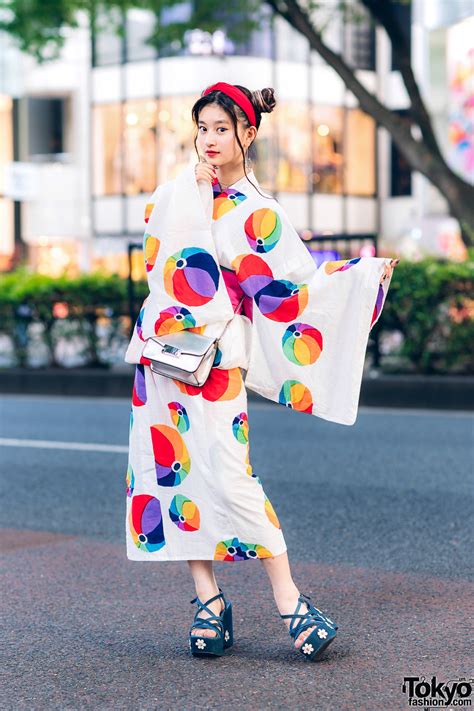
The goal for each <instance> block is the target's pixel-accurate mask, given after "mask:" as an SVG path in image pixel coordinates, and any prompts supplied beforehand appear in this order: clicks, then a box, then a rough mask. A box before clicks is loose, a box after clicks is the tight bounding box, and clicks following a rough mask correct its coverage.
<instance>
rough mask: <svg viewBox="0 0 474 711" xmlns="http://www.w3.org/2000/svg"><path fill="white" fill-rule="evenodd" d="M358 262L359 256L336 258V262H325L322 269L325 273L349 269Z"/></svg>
mask: <svg viewBox="0 0 474 711" xmlns="http://www.w3.org/2000/svg"><path fill="white" fill-rule="evenodd" d="M357 262H360V257H354V259H338V260H337V261H336V262H326V263H325V265H324V269H325V271H326V274H334V272H344V271H346V269H350V268H351V267H353V266H354V264H357Z"/></svg>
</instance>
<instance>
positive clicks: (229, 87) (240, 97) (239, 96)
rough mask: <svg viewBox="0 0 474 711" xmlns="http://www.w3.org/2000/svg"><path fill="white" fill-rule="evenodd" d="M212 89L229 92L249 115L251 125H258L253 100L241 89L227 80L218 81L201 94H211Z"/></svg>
mask: <svg viewBox="0 0 474 711" xmlns="http://www.w3.org/2000/svg"><path fill="white" fill-rule="evenodd" d="M211 91H222V92H223V93H224V94H227V96H230V98H231V99H233V100H234V101H235V103H236V104H237V105H238V106H240V108H241V109H242V111H243V112H244V114H245V115H246V116H247V118H248V120H249V121H250V125H251V126H255V127H257V121H256V119H255V111H254V108H253V106H252V102H251V101H250V99H248V97H247V96H245V94H244V92H243V91H242V90H241V89H239V88H238V87H236V86H234V85H233V84H227V82H225V81H218V82H217V84H212V85H211V86H208V87H207V89H205V90H204V91H203V92H202V94H201V96H206V94H209V93H210V92H211Z"/></svg>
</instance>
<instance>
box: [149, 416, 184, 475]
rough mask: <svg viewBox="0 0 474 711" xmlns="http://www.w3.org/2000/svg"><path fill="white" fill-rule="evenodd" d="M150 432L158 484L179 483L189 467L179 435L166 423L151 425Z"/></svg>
mask: <svg viewBox="0 0 474 711" xmlns="http://www.w3.org/2000/svg"><path fill="white" fill-rule="evenodd" d="M150 432H151V442H152V447H153V454H154V457H155V470H156V481H157V483H158V485H159V486H177V485H178V484H181V482H182V481H183V480H184V479H185V478H186V477H187V476H188V474H189V470H190V469H191V460H190V457H189V454H188V450H187V449H186V445H185V444H184V441H183V439H182V437H181V435H180V434H179V432H177V431H176V430H175V429H174V428H173V427H168V425H152V426H151V427H150Z"/></svg>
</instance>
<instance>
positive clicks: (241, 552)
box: [214, 538, 273, 560]
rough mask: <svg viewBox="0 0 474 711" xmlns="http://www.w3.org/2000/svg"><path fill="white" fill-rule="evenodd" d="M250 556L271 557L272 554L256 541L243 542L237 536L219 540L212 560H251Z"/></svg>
mask: <svg viewBox="0 0 474 711" xmlns="http://www.w3.org/2000/svg"><path fill="white" fill-rule="evenodd" d="M252 558H273V554H272V553H270V551H269V550H268V548H265V547H264V546H261V545H260V544H258V543H243V542H242V541H239V539H238V538H229V539H228V540H226V541H219V543H218V544H217V546H216V550H215V552H214V560H251V559H252Z"/></svg>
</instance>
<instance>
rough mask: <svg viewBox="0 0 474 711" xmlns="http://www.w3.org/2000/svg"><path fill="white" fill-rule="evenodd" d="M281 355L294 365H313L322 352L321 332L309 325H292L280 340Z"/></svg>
mask: <svg viewBox="0 0 474 711" xmlns="http://www.w3.org/2000/svg"><path fill="white" fill-rule="evenodd" d="M282 346H283V353H284V354H285V356H286V357H287V358H288V360H289V361H291V362H292V363H296V365H311V364H312V363H315V362H316V361H317V360H318V358H319V356H320V355H321V351H322V350H323V336H322V334H321V331H318V329H317V328H314V326H311V325H310V324H309V323H293V324H292V325H291V326H288V328H287V329H286V331H285V333H284V334H283V338H282Z"/></svg>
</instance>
